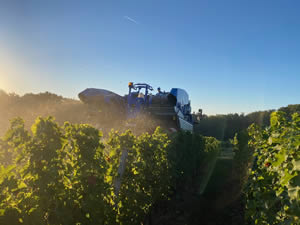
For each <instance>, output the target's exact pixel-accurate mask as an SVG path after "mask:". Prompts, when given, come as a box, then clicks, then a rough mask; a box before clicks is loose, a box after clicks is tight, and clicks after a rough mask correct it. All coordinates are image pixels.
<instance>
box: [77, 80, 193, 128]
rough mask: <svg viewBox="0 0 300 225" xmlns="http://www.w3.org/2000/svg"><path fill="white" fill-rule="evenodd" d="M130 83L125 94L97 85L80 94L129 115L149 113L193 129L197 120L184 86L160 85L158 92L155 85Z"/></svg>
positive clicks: (166, 121) (180, 126)
mask: <svg viewBox="0 0 300 225" xmlns="http://www.w3.org/2000/svg"><path fill="white" fill-rule="evenodd" d="M128 87H129V93H128V95H125V96H120V95H118V94H116V93H114V92H111V91H108V90H104V89H95V88H88V89H86V90H84V91H83V92H81V93H79V95H78V96H79V98H80V100H81V101H83V102H84V103H87V104H96V105H98V106H100V107H102V108H109V109H112V108H115V109H116V110H117V111H118V112H125V114H126V117H127V118H136V117H137V116H139V115H144V114H148V115H151V116H152V117H155V118H158V119H160V120H162V122H164V124H166V123H167V124H168V126H169V127H168V128H170V129H176V130H177V129H183V130H187V131H191V132H192V131H193V126H194V123H195V122H194V121H193V117H192V114H191V102H190V100H189V96H188V94H187V92H186V91H185V90H183V89H180V88H172V89H171V90H170V92H162V91H160V88H158V92H157V93H156V94H153V88H152V87H151V86H150V85H148V84H145V83H137V84H134V83H133V82H129V84H128Z"/></svg>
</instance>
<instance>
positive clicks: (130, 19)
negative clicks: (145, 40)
mask: <svg viewBox="0 0 300 225" xmlns="http://www.w3.org/2000/svg"><path fill="white" fill-rule="evenodd" d="M124 19H126V20H129V21H130V22H133V23H135V24H137V25H138V24H140V23H139V22H138V21H136V20H135V19H132V18H131V17H129V16H124Z"/></svg>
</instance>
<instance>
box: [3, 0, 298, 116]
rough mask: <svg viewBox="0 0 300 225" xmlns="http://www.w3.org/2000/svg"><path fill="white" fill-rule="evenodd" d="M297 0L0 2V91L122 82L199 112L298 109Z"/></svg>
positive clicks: (118, 85) (115, 86) (119, 89)
mask: <svg viewBox="0 0 300 225" xmlns="http://www.w3.org/2000/svg"><path fill="white" fill-rule="evenodd" d="M299 12H300V1H299V0H195V1H192V0H118V1H117V0H107V1H104V0H97V1H91V0H89V1H84V0H45V1H40V0H26V1H24V0H1V1H0V89H3V90H5V91H7V92H15V93H17V94H21V95H22V94H24V93H29V92H32V93H39V92H45V91H49V92H53V93H56V94H58V95H63V96H65V97H70V98H77V94H78V93H79V92H80V91H82V90H84V89H85V88H88V87H94V88H103V89H107V90H111V91H114V92H116V93H118V94H121V95H123V94H126V93H127V91H128V87H127V84H128V82H129V81H133V82H146V83H149V84H151V85H152V86H153V87H154V88H155V89H156V88H157V87H161V89H162V90H166V91H169V90H170V89H171V88H173V87H178V88H183V89H185V90H186V91H187V92H188V93H189V96H190V99H191V102H192V108H193V110H194V111H197V110H198V108H201V109H203V113H205V114H208V115H212V114H225V113H249V112H253V111H258V110H266V109H277V108H279V107H282V106H286V105H288V104H298V103H300V101H299V100H300V91H299V87H300V41H299V40H300V13H299Z"/></svg>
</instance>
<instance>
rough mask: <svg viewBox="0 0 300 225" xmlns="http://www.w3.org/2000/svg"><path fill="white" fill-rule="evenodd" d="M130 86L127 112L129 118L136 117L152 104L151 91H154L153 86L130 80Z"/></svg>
mask: <svg viewBox="0 0 300 225" xmlns="http://www.w3.org/2000/svg"><path fill="white" fill-rule="evenodd" d="M128 87H129V93H128V96H127V114H128V118H134V117H136V116H137V115H138V114H139V113H141V111H143V110H145V108H146V107H148V106H149V105H150V104H151V100H152V99H151V97H152V95H151V94H150V91H153V88H152V87H151V86H150V85H148V84H140V83H138V84H134V83H133V82H129V84H128Z"/></svg>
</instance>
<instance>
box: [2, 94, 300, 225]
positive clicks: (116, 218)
mask: <svg viewBox="0 0 300 225" xmlns="http://www.w3.org/2000/svg"><path fill="white" fill-rule="evenodd" d="M31 97H32V96H28V97H27V98H28V99H30V98H31ZM40 97H41V98H42V97H45V96H43V95H41V96H40ZM46 97H47V99H49V95H47V96H46ZM52 97H53V99H54V100H53V101H54V102H56V103H55V104H57V105H60V104H64V105H68V107H70V111H69V113H68V114H69V115H67V114H63V113H62V111H59V110H57V111H53V112H54V113H53V114H55V115H56V117H58V119H57V120H55V119H54V118H53V117H48V116H47V115H46V114H51V112H49V111H45V112H44V114H43V113H42V115H43V117H37V118H36V119H35V121H34V122H33V119H32V117H33V116H36V114H33V115H32V114H31V113H30V110H28V111H26V112H25V115H26V116H25V117H26V118H25V121H24V120H23V119H21V118H20V117H17V118H15V119H12V120H11V121H10V125H9V127H8V128H7V129H6V131H5V132H3V136H2V138H1V139H0V186H1V187H0V224H1V225H2V224H3V225H14V224H24V225H37V224H39V225H40V224H45V225H72V224H74V225H79V224H81V225H86V224H90V225H96V224H97V225H98V224H103V225H104V224H109V225H110V224H112V225H113V224H123V225H127V224H128V225H135V224H136V225H138V224H144V225H145V224H148V225H158V224H164V225H171V224H172V225H177V224H178V225H179V224H191V225H193V224H208V225H212V224H215V225H223V224H224V225H225V224H226V225H228V224H233V225H235V224H236V225H241V224H259V225H260V224H291V225H296V224H300V217H299V215H300V149H299V145H300V115H299V113H286V112H282V111H275V112H268V115H270V116H269V121H268V122H265V123H266V124H265V125H264V126H261V125H258V123H253V124H252V125H250V126H249V127H248V129H240V130H238V131H237V132H235V136H232V135H229V131H228V137H227V136H226V135H225V136H226V138H225V137H224V139H223V140H222V138H215V137H207V136H204V135H201V134H199V133H201V132H194V133H189V132H177V133H172V134H170V133H166V132H165V131H164V130H163V129H161V128H160V127H157V128H156V129H155V131H153V132H142V133H136V132H134V131H131V130H126V131H124V129H123V130H119V131H117V130H111V131H110V132H107V133H104V132H105V130H103V129H101V123H100V122H97V126H96V127H95V126H92V125H89V124H93V123H92V122H91V120H90V121H84V119H82V118H80V117H79V116H78V118H77V117H75V116H73V115H72V114H71V111H72V110H73V109H74V107H75V108H77V109H78V110H79V109H81V110H82V111H81V112H87V111H86V109H85V108H84V107H85V106H83V105H79V104H77V103H76V102H75V101H71V100H69V101H67V102H66V101H64V100H63V99H60V100H59V99H58V98H57V96H52ZM10 98H13V99H14V101H15V102H14V103H13V104H12V102H6V103H5V104H6V106H7V110H1V113H2V114H3V115H4V114H5V113H6V114H7V115H6V116H7V117H10V116H11V115H13V116H18V114H17V113H15V112H12V111H13V110H12V107H9V105H13V106H14V107H16V108H18V109H19V107H20V98H19V97H16V96H10ZM51 101H52V100H51ZM61 101H62V102H61ZM17 102H19V103H17ZM21 102H22V101H21ZM18 104H19V105H18ZM51 104H52V103H51ZM49 105H50V104H49ZM42 106H44V105H42ZM42 106H41V108H43V107H42ZM52 106H53V104H52ZM50 108H51V107H49V108H48V109H50ZM57 108H60V107H57ZM54 109H55V108H53V107H52V110H54ZM71 109H72V110H71ZM19 111H20V110H19ZM79 111H80V110H79ZM97 113H98V112H97ZM8 114H9V115H8ZM62 115H63V116H62ZM85 115H86V114H85ZM97 115H102V114H97ZM264 115H265V114H264ZM67 117H69V119H70V120H69V121H70V122H64V121H67V120H68V119H67ZM27 118H30V120H29V122H30V123H31V126H29V122H28V121H26V120H27ZM248 118H249V117H248ZM85 119H86V118H85ZM90 119H91V118H90ZM213 119H215V118H213ZM218 119H219V118H218ZM242 119H244V117H242V116H241V117H238V118H237V120H239V121H241V120H242ZM209 120H210V118H208V119H207V120H206V121H204V123H206V124H205V126H206V125H207V126H208V121H209ZM237 120H236V121H237ZM264 121H265V119H264ZM5 123H6V122H3V123H2V125H3V124H5ZM245 124H247V126H248V125H249V124H248V122H247V123H245ZM104 125H105V124H104ZM104 125H103V126H104ZM243 126H244V125H243ZM29 127H31V128H30V129H29ZM112 127H113V126H112ZM201 129H203V130H204V127H199V130H201ZM232 129H233V128H232ZM206 132H211V131H206ZM202 134H203V133H202ZM218 135H220V133H218ZM211 136H214V135H211ZM218 139H219V140H218ZM227 139H231V141H230V142H229V141H228V140H227ZM227 150H228V152H230V151H231V150H232V151H233V152H234V154H233V155H232V157H231V155H230V154H225V153H226V151H227ZM224 152H225V153H224ZM229 155H230V157H229Z"/></svg>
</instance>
